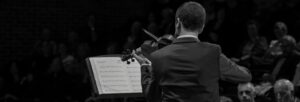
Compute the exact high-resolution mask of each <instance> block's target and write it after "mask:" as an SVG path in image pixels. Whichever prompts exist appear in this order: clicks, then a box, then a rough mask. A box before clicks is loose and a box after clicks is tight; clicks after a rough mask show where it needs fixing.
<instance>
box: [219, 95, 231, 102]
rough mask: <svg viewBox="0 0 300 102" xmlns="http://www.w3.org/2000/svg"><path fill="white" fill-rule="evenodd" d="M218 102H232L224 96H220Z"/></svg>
mask: <svg viewBox="0 0 300 102" xmlns="http://www.w3.org/2000/svg"><path fill="white" fill-rule="evenodd" d="M220 102H233V101H232V99H231V98H229V97H226V96H220Z"/></svg>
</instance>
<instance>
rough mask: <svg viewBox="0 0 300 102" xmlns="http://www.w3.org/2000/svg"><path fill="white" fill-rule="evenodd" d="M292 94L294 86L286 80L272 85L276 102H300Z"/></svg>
mask: <svg viewBox="0 0 300 102" xmlns="http://www.w3.org/2000/svg"><path fill="white" fill-rule="evenodd" d="M294 92H295V90H294V84H293V83H292V82H290V81H289V80H287V79H280V80H278V81H276V82H275V84H274V94H275V97H276V98H275V99H276V102H300V100H299V99H298V98H296V97H295V96H294Z"/></svg>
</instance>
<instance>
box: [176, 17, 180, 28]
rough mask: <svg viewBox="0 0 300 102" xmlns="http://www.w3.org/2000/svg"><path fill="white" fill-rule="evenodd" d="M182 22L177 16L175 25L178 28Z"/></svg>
mask: <svg viewBox="0 0 300 102" xmlns="http://www.w3.org/2000/svg"><path fill="white" fill-rule="evenodd" d="M180 23H181V21H180V19H179V18H178V17H177V18H176V20H175V26H176V28H178V27H179V26H180Z"/></svg>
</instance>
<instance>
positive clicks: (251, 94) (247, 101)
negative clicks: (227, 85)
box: [237, 83, 256, 102]
mask: <svg viewBox="0 0 300 102" xmlns="http://www.w3.org/2000/svg"><path fill="white" fill-rule="evenodd" d="M237 89H238V98H239V100H240V102H255V97H256V91H255V88H254V85H253V84H252V83H241V84H239V85H238V88H237Z"/></svg>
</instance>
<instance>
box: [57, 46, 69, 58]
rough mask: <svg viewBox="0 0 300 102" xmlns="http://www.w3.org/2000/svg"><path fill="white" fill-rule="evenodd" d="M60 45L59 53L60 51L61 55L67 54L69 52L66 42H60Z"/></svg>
mask: <svg viewBox="0 0 300 102" xmlns="http://www.w3.org/2000/svg"><path fill="white" fill-rule="evenodd" d="M58 47H59V48H58V50H59V53H60V54H61V55H65V54H66V53H67V47H66V45H65V44H59V46H58Z"/></svg>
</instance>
